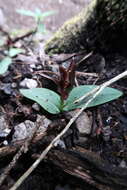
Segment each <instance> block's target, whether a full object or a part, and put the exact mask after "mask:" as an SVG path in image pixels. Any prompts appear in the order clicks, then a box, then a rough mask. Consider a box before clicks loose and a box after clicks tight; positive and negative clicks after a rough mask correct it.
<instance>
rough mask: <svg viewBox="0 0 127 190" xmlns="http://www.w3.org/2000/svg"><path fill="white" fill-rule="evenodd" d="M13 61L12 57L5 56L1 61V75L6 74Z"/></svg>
mask: <svg viewBox="0 0 127 190" xmlns="http://www.w3.org/2000/svg"><path fill="white" fill-rule="evenodd" d="M11 63H12V59H11V58H10V57H5V58H4V59H3V60H2V61H0V75H2V74H4V73H5V72H6V71H7V70H8V66H9V65H10V64H11Z"/></svg>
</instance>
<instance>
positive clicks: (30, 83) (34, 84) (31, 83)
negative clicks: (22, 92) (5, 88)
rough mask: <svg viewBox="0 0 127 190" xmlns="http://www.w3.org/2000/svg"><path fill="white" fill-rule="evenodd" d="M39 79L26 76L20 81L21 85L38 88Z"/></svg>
mask: <svg viewBox="0 0 127 190" xmlns="http://www.w3.org/2000/svg"><path fill="white" fill-rule="evenodd" d="M37 85H38V84H37V81H36V80H33V79H29V78H25V79H24V80H22V81H21V82H20V86H21V87H27V88H36V87H37Z"/></svg>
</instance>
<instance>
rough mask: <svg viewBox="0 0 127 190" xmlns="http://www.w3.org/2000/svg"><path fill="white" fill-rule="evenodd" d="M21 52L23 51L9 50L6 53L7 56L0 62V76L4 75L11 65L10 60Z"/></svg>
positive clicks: (18, 49)
mask: <svg viewBox="0 0 127 190" xmlns="http://www.w3.org/2000/svg"><path fill="white" fill-rule="evenodd" d="M23 51H24V50H23V49H20V48H10V50H9V51H7V52H6V54H7V55H6V56H5V58H3V60H2V61H0V75H2V74H4V73H5V72H6V71H7V70H8V67H9V65H10V64H11V63H12V58H13V57H15V56H16V55H18V54H20V53H22V52H23Z"/></svg>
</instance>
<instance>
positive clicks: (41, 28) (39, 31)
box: [37, 23, 47, 33]
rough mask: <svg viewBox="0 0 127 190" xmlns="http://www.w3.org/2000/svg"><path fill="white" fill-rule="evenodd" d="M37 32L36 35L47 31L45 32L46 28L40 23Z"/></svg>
mask: <svg viewBox="0 0 127 190" xmlns="http://www.w3.org/2000/svg"><path fill="white" fill-rule="evenodd" d="M37 32H38V33H46V32H47V30H46V28H45V25H44V24H41V23H40V24H38V27H37Z"/></svg>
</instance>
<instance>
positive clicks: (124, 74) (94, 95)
mask: <svg viewBox="0 0 127 190" xmlns="http://www.w3.org/2000/svg"><path fill="white" fill-rule="evenodd" d="M125 76H127V71H125V72H123V73H121V74H120V75H118V76H116V77H114V78H112V79H111V80H109V81H108V82H105V83H103V84H102V85H101V86H100V88H98V89H97V91H96V92H95V91H94V92H93V93H92V94H93V96H92V98H90V99H89V100H88V101H87V102H86V103H85V105H84V106H83V107H82V108H81V109H80V110H79V112H78V113H77V114H75V116H74V117H73V118H72V119H71V120H70V121H69V123H68V124H67V125H66V127H65V128H64V129H63V130H62V131H61V132H60V133H59V134H58V136H56V137H55V138H54V139H53V141H52V142H51V143H50V144H49V146H48V147H47V148H46V149H45V150H44V151H43V152H42V153H41V155H40V157H39V158H38V159H37V160H36V161H35V162H34V163H33V164H32V166H31V167H30V168H29V169H28V170H27V171H26V172H25V173H24V174H23V175H22V176H21V177H20V178H19V179H18V181H17V182H16V183H15V184H14V186H13V187H12V188H11V189H10V190H16V189H17V188H18V187H19V186H20V185H21V184H22V183H23V181H24V180H25V179H26V178H27V177H28V176H29V175H30V174H31V172H32V171H33V170H34V169H35V168H36V167H37V166H38V165H39V163H40V162H41V161H42V160H43V159H44V157H45V156H46V155H47V153H48V152H49V151H50V150H51V148H52V147H53V146H54V144H55V143H56V141H58V140H59V139H60V138H61V137H62V136H63V135H64V134H65V133H66V132H67V130H68V129H69V128H70V126H71V125H72V123H74V121H75V120H76V119H77V118H78V117H79V115H80V114H81V113H82V112H83V111H84V110H85V109H86V108H87V106H88V105H89V104H90V103H91V102H92V101H93V100H94V99H95V98H96V97H97V96H98V95H99V94H100V93H101V91H102V90H104V88H105V87H107V86H108V85H110V84H112V83H114V82H116V81H118V80H119V79H121V78H123V77H125Z"/></svg>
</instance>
